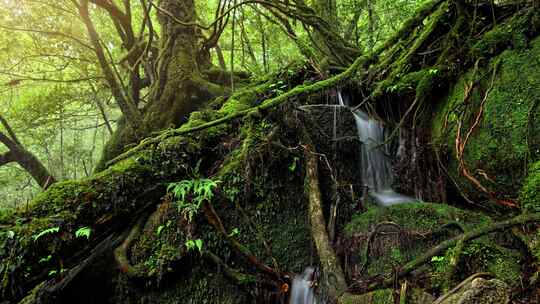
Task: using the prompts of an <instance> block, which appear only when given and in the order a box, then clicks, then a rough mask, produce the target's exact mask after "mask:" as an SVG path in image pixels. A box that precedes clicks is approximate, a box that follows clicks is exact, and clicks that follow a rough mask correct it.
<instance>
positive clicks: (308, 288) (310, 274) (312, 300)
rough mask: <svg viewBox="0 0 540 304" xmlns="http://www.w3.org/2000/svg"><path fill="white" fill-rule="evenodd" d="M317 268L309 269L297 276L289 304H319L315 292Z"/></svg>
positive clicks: (293, 283)
mask: <svg viewBox="0 0 540 304" xmlns="http://www.w3.org/2000/svg"><path fill="white" fill-rule="evenodd" d="M314 274H315V268H313V267H308V268H306V269H305V270H304V273H302V275H298V276H295V277H294V279H293V282H292V287H291V298H290V301H289V304H317V303H318V302H317V300H316V297H315V292H314V290H313V283H314V282H313V280H314Z"/></svg>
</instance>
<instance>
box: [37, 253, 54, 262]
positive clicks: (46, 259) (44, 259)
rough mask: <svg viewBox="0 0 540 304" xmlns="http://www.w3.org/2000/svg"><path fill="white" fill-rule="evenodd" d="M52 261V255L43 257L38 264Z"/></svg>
mask: <svg viewBox="0 0 540 304" xmlns="http://www.w3.org/2000/svg"><path fill="white" fill-rule="evenodd" d="M51 259H52V255H50V254H49V255H48V256H47V257H44V258H41V259H40V260H39V262H40V263H47V262H48V261H50V260H51Z"/></svg>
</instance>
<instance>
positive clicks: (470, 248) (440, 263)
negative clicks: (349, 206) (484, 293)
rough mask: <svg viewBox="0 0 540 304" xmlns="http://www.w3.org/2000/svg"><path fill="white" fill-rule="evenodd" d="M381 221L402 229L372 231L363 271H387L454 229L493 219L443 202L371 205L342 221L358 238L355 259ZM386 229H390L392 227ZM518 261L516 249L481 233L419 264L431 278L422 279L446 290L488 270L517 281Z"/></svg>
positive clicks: (350, 235) (361, 255)
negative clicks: (461, 245)
mask: <svg viewBox="0 0 540 304" xmlns="http://www.w3.org/2000/svg"><path fill="white" fill-rule="evenodd" d="M384 222H386V223H389V222H390V223H395V224H397V225H399V226H400V227H401V231H400V232H399V233H398V234H397V235H395V234H394V235H393V236H392V233H388V234H377V235H376V236H375V238H374V239H373V240H372V243H371V244H370V252H369V263H368V266H367V269H366V272H365V273H364V275H367V276H372V275H377V274H381V273H391V272H392V271H394V269H395V268H396V267H400V266H401V265H404V264H405V263H407V262H409V261H412V260H413V259H415V258H418V257H420V256H421V255H422V254H424V253H425V252H426V250H427V249H428V248H431V247H434V246H436V245H438V244H440V243H441V242H443V241H445V240H447V239H449V238H451V237H453V236H456V235H458V234H460V233H461V231H459V229H464V230H465V231H468V230H472V229H477V228H480V227H483V226H486V225H489V224H490V223H491V222H492V221H491V219H490V218H489V217H486V216H484V215H481V214H479V213H476V212H472V211H470V210H460V209H457V208H454V207H451V206H448V205H443V204H428V203H410V204H403V205H396V206H391V207H387V208H377V207H372V208H370V209H368V210H367V211H366V212H364V213H362V214H357V215H355V216H354V217H353V219H352V221H351V222H350V223H349V224H348V225H347V227H346V232H347V235H346V236H347V237H348V238H353V239H354V240H355V242H360V246H359V248H358V251H357V255H358V256H357V259H359V260H360V263H364V259H365V256H364V254H365V246H366V239H367V235H368V234H369V233H370V232H371V231H373V228H374V227H375V225H377V224H380V223H384ZM450 225H451V226H450ZM443 227H445V228H444V229H443ZM458 227H460V228H458ZM390 231H393V232H394V231H395V229H391V230H390ZM451 261H455V262H451ZM521 262H522V261H521V256H520V254H519V253H518V252H516V251H514V250H511V249H508V248H506V247H502V246H501V245H499V244H498V243H497V241H496V240H495V239H494V238H492V237H489V236H484V237H482V238H480V239H477V240H474V241H472V242H469V243H466V244H465V246H464V247H463V249H461V250H458V249H457V247H456V248H454V247H452V248H450V249H448V250H447V251H446V252H445V253H444V254H443V255H441V256H436V257H433V259H432V260H431V262H430V263H428V264H427V267H426V266H425V268H423V269H424V270H423V271H426V272H429V274H430V276H429V277H430V280H429V282H425V284H426V285H428V284H431V288H433V289H437V290H448V289H449V288H451V287H452V286H455V285H456V284H457V283H459V282H460V281H461V280H463V279H465V277H466V276H467V275H470V274H473V273H476V272H490V273H492V274H494V275H495V276H497V277H498V278H500V279H502V280H504V281H505V282H507V283H508V284H511V285H515V284H516V282H518V281H519V280H518V279H519V276H520V273H521V266H520V265H521ZM453 265H455V266H453ZM452 267H456V268H455V269H453V268H452ZM428 286H429V285H428Z"/></svg>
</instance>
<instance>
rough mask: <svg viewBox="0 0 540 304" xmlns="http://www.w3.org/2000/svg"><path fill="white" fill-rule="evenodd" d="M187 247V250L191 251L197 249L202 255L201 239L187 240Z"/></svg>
mask: <svg viewBox="0 0 540 304" xmlns="http://www.w3.org/2000/svg"><path fill="white" fill-rule="evenodd" d="M185 245H186V247H187V249H188V250H190V251H191V250H195V248H196V249H197V250H198V251H199V253H202V247H203V242H202V240H201V239H196V240H187V241H186V243H185Z"/></svg>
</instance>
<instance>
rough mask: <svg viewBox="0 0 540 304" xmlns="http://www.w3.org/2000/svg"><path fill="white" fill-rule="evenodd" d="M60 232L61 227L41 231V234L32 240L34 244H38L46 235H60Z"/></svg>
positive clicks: (34, 236)
mask: <svg viewBox="0 0 540 304" xmlns="http://www.w3.org/2000/svg"><path fill="white" fill-rule="evenodd" d="M59 231H60V227H51V228H48V229H45V230H43V231H41V232H40V233H38V234H36V235H33V236H32V239H33V240H34V242H36V241H37V240H39V239H40V238H41V237H43V236H45V235H49V234H55V233H58V232H59Z"/></svg>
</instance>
